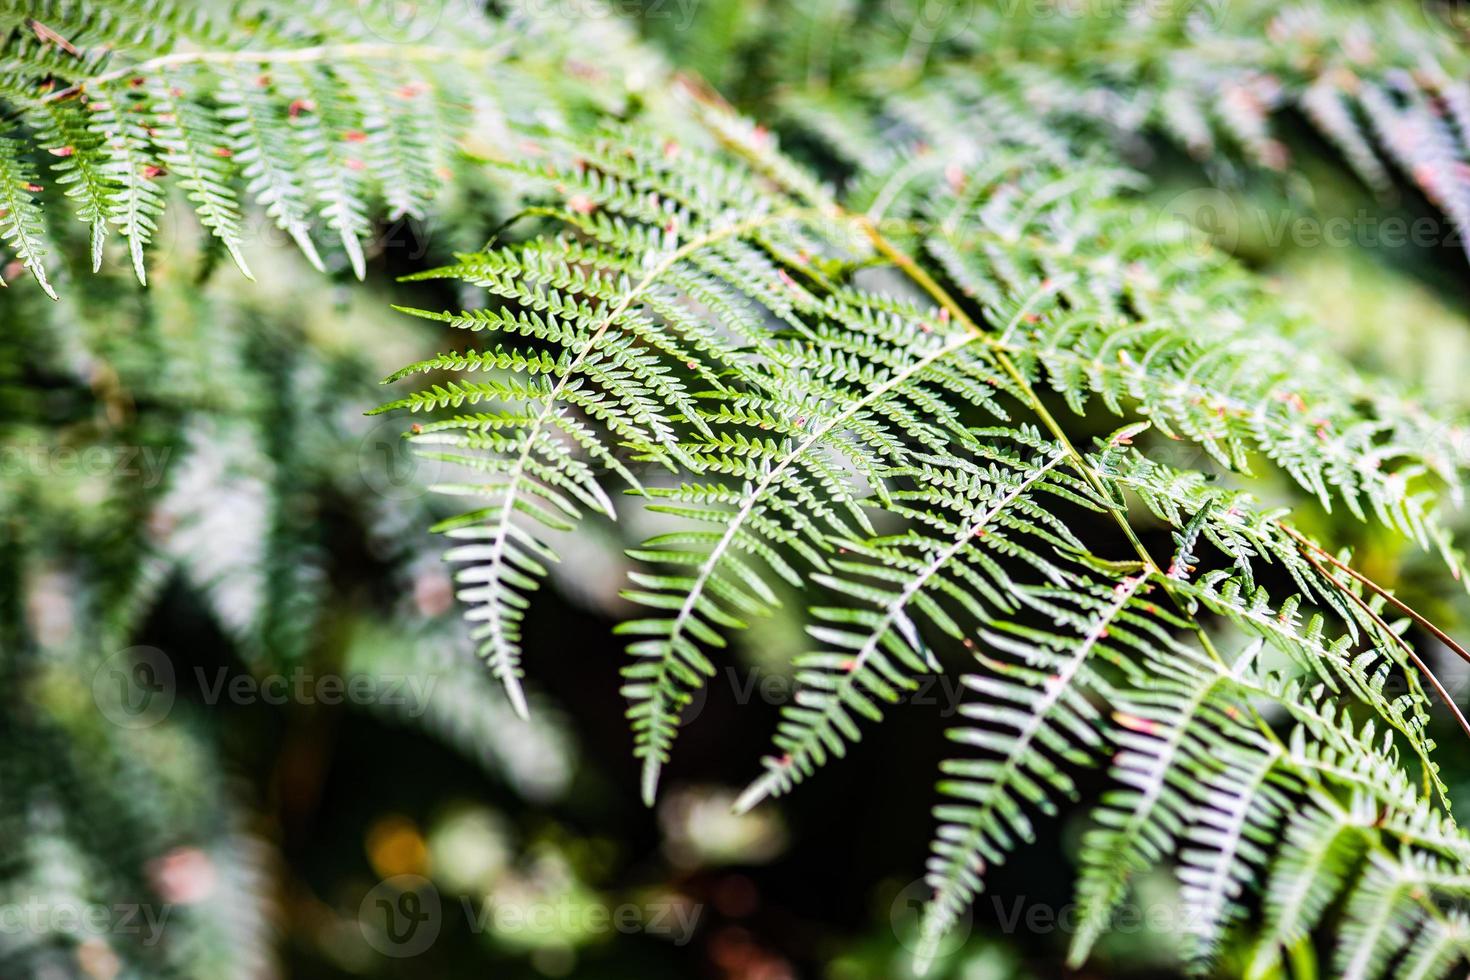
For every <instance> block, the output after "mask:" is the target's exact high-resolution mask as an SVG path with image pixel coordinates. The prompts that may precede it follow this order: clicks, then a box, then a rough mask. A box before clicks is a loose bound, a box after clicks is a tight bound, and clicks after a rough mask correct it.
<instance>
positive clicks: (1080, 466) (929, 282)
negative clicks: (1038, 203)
mask: <svg viewBox="0 0 1470 980" xmlns="http://www.w3.org/2000/svg"><path fill="white" fill-rule="evenodd" d="M849 218H850V220H853V221H855V222H857V224H858V226H859V227H860V228H862V230H863V232H864V234H866V235H867V237H868V240H869V241H870V242H871V243H872V244H873V247H874V248H876V249H877V250H878V251H879V252H880V253H881V254H882V255H883V256H884V257H886V258H887V259H889V260H890V261H891V262H892V263H893V264H894V265H895V266H897V267H898V268H899V269H900V270H901V271H902V272H903V273H904V274H905V275H907V276H908V277H909V278H910V279H912V280H913V281H914V282H915V283H916V284H917V285H918V286H919V287H920V288H921V289H923V290H924V292H926V293H928V294H929V296H930V297H931V298H933V300H934V301H935V302H936V303H938V304H939V305H940V307H941V308H942V309H944V310H945V311H947V312H948V313H949V315H950V316H951V317H952V318H953V319H954V320H956V321H957V322H958V323H960V324H961V325H962V326H964V327H965V329H967V330H970V331H972V332H974V333H975V335H976V336H978V337H980V338H982V339H983V340H984V341H985V343H986V345H987V347H988V349H989V350H990V352H991V354H992V355H993V356H994V357H995V360H996V363H997V364H999V365H1000V367H1001V369H1002V370H1003V371H1005V373H1006V374H1007V375H1009V376H1010V378H1011V380H1012V381H1014V382H1015V383H1016V385H1017V387H1018V388H1019V389H1020V390H1021V391H1022V392H1023V393H1024V394H1025V395H1026V399H1027V401H1028V403H1029V407H1030V408H1031V410H1032V411H1033V412H1035V413H1036V417H1037V418H1038V419H1040V420H1041V423H1042V424H1043V425H1045V426H1046V428H1047V430H1048V431H1049V432H1050V433H1051V434H1052V436H1053V437H1054V438H1055V439H1056V440H1057V442H1059V443H1060V444H1061V445H1062V448H1063V449H1065V450H1066V452H1067V454H1068V455H1069V456H1070V457H1071V458H1072V465H1073V468H1074V469H1076V470H1077V472H1078V473H1080V474H1081V475H1082V478H1083V479H1085V480H1086V481H1087V482H1088V484H1089V485H1090V486H1091V487H1092V489H1093V491H1094V492H1096V493H1097V494H1098V495H1099V496H1100V497H1102V498H1103V499H1106V498H1107V496H1108V494H1107V490H1106V489H1105V488H1104V486H1103V482H1102V480H1101V479H1100V478H1099V477H1098V475H1097V472H1096V471H1095V470H1093V468H1092V467H1091V466H1089V465H1088V463H1087V459H1086V457H1084V456H1083V455H1082V454H1081V453H1080V452H1078V450H1077V447H1076V446H1074V445H1072V440H1071V439H1070V438H1069V437H1068V436H1067V433H1066V430H1065V429H1063V428H1062V426H1061V424H1060V423H1059V422H1057V420H1056V417H1055V416H1053V415H1052V414H1051V412H1050V411H1049V410H1048V409H1047V407H1046V405H1045V404H1043V403H1042V401H1041V398H1040V397H1039V396H1038V395H1037V394H1036V391H1035V390H1034V389H1033V388H1032V387H1031V382H1030V381H1028V380H1027V379H1026V376H1025V375H1024V374H1022V373H1021V370H1020V369H1019V368H1018V367H1016V362H1015V361H1013V360H1011V357H1010V355H1009V354H1007V353H1006V352H1005V350H1004V349H1002V348H1001V346H1000V345H999V342H997V341H996V339H995V338H994V337H992V336H991V335H990V334H989V333H988V332H986V330H985V329H984V328H983V327H981V326H980V325H979V324H978V323H976V322H975V320H974V318H973V317H971V316H970V314H969V313H967V312H966V311H965V309H964V307H962V306H961V305H960V304H959V302H958V301H957V300H956V299H955V298H954V297H953V296H952V295H950V293H949V291H948V290H947V289H945V288H944V287H943V286H941V285H940V284H939V283H938V281H936V280H935V278H934V277H933V276H931V275H930V274H929V273H928V271H927V270H926V269H924V268H923V267H922V266H921V265H919V263H917V262H915V261H914V259H913V258H912V257H911V256H909V255H908V254H907V253H906V252H904V251H903V250H902V249H900V248H899V247H898V246H896V245H894V244H893V243H892V242H891V241H889V240H888V238H887V237H886V236H885V235H884V234H883V233H882V232H881V231H879V230H878V226H877V225H875V224H874V223H873V222H872V221H871V220H869V219H868V218H867V217H866V216H862V215H855V216H854V215H849ZM1108 512H1109V513H1110V514H1112V515H1113V520H1114V521H1115V522H1116V523H1117V525H1118V527H1119V529H1120V530H1121V531H1122V532H1123V536H1124V537H1126V538H1127V539H1128V543H1129V544H1130V545H1132V546H1133V550H1134V551H1135V552H1137V553H1138V556H1139V558H1141V559H1142V560H1143V564H1144V569H1145V572H1146V574H1150V575H1153V576H1156V577H1157V578H1158V579H1159V581H1160V582H1161V583H1162V584H1163V586H1164V591H1165V592H1167V593H1168V594H1169V597H1170V599H1171V600H1172V601H1173V602H1174V604H1175V605H1176V606H1177V607H1178V608H1179V610H1180V612H1182V613H1183V614H1184V615H1185V616H1186V617H1187V618H1188V619H1189V622H1190V623H1191V624H1192V625H1193V627H1194V630H1195V633H1196V634H1197V635H1198V636H1199V640H1200V645H1201V646H1202V647H1203V648H1204V651H1205V652H1206V653H1207V654H1208V655H1209V656H1210V657H1211V658H1212V659H1213V660H1215V661H1216V662H1217V663H1220V664H1224V663H1225V658H1223V657H1222V656H1220V653H1219V651H1218V650H1216V649H1215V644H1214V642H1213V641H1212V640H1211V639H1210V637H1209V634H1208V633H1206V632H1205V629H1204V627H1203V626H1202V625H1201V624H1200V623H1199V621H1198V619H1196V618H1195V616H1194V614H1193V613H1192V612H1191V611H1190V610H1189V608H1188V606H1187V604H1186V603H1185V602H1184V601H1183V599H1181V598H1180V596H1179V595H1178V593H1177V592H1175V591H1174V588H1173V586H1172V584H1171V580H1170V578H1169V577H1168V576H1167V575H1165V574H1164V573H1163V572H1162V571H1161V570H1160V569H1159V566H1158V563H1157V562H1155V561H1154V559H1153V556H1152V555H1150V554H1149V552H1148V548H1146V547H1145V546H1144V544H1143V541H1142V540H1140V539H1139V537H1138V534H1137V532H1135V531H1134V530H1133V525H1131V524H1130V523H1128V518H1127V516H1126V515H1125V514H1123V513H1120V512H1118V511H1117V510H1114V509H1112V508H1109V509H1108Z"/></svg>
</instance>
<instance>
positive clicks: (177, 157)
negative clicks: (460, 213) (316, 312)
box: [0, 0, 578, 291]
mask: <svg viewBox="0 0 1470 980" xmlns="http://www.w3.org/2000/svg"><path fill="white" fill-rule="evenodd" d="M22 6H23V7H26V6H31V5H22ZM315 6H316V9H315V10H312V11H308V10H307V9H305V8H300V7H298V6H297V5H294V4H288V3H282V2H279V0H260V2H259V3H254V4H241V5H226V6H225V7H224V8H221V9H219V10H216V9H214V8H213V7H205V8H196V7H195V6H194V5H191V4H174V3H171V2H170V3H157V4H148V5H144V6H141V7H140V6H139V5H136V4H131V3H123V2H103V3H96V2H93V3H71V2H56V3H47V4H44V5H43V8H44V9H34V10H32V9H26V10H25V11H24V13H25V14H26V16H24V17H20V16H17V17H10V18H6V21H5V23H4V24H3V28H4V31H5V33H4V34H3V35H0V117H3V118H4V119H5V120H6V121H5V123H3V124H0V132H3V133H5V134H6V135H5V137H4V138H5V139H6V142H5V144H4V146H5V149H4V151H3V152H0V168H3V169H0V177H3V178H4V188H3V189H4V191H5V193H6V201H5V202H4V203H3V205H0V206H3V207H5V208H6V214H7V218H8V227H9V229H10V230H9V232H7V233H5V238H6V241H7V242H8V244H9V245H10V248H11V250H12V251H13V253H14V254H15V255H16V257H17V258H18V259H20V260H21V261H22V262H23V263H24V264H25V267H26V268H27V269H28V270H30V271H31V272H32V274H33V275H35V276H36V278H37V280H38V282H40V283H41V284H42V285H43V288H46V289H47V290H48V291H49V290H50V288H51V287H50V285H49V283H48V280H47V276H48V273H47V270H46V267H45V265H44V263H43V261H42V260H43V258H44V256H45V253H46V251H47V243H48V242H49V241H50V240H51V239H52V238H53V237H55V236H56V235H58V234H61V233H62V225H63V220H62V216H63V214H65V213H66V212H67V211H69V212H71V214H72V215H74V217H75V218H76V219H79V220H80V221H82V222H83V223H85V224H86V226H87V227H88V229H89V237H90V251H91V257H92V267H93V269H94V271H95V270H96V269H97V268H98V267H100V264H101V262H102V260H103V255H104V251H105V244H106V240H107V237H108V232H109V230H111V229H115V230H116V231H117V232H118V233H119V234H120V235H121V236H122V237H123V239H124V240H125V242H126V246H127V251H128V254H129V260H130V261H131V263H132V266H133V269H134V272H135V274H136V275H137V277H138V279H139V281H146V277H147V253H148V251H149V250H150V249H151V248H152V247H153V246H154V243H155V240H156V239H157V237H158V235H159V229H160V227H161V222H163V221H164V220H165V214H166V213H167V209H168V208H169V196H170V195H169V193H168V190H169V188H170V187H171V186H177V187H178V188H179V190H180V191H181V192H182V193H183V195H184V196H185V198H186V199H187V202H188V206H190V207H191V208H192V209H193V211H194V212H195V214H196V215H197V217H198V219H199V222H200V224H201V225H202V226H203V227H204V229H205V230H206V231H208V232H209V233H210V234H211V235H212V236H214V238H216V239H217V240H218V241H219V243H220V245H221V246H222V247H223V248H224V250H225V251H226V252H227V253H228V254H229V255H230V257H231V258H232V259H233V260H234V262H235V264H236V265H237V266H239V267H240V269H241V271H242V272H244V273H245V274H246V275H247V276H248V275H249V268H248V265H247V264H246V259H245V253H246V251H248V250H249V249H250V248H251V247H253V246H254V244H255V240H256V239H258V238H261V237H264V235H265V234H266V232H267V228H266V227H265V226H264V225H263V224H262V222H264V223H268V224H269V225H273V226H274V227H275V228H277V229H279V230H280V231H281V232H284V233H285V234H286V235H288V236H289V237H290V238H291V239H292V240H293V241H295V242H296V243H297V245H298V246H300V248H301V250H302V252H303V254H305V255H306V257H307V258H308V259H309V260H310V261H311V262H312V263H313V264H314V265H317V266H318V267H322V266H323V260H322V255H323V250H324V249H326V248H327V244H326V242H325V241H323V237H325V238H327V239H330V240H331V241H332V242H333V243H334V245H333V250H338V249H339V250H340V253H339V254H341V255H344V256H345V257H346V259H347V262H348V264H349V266H350V268H351V269H352V271H353V272H354V274H355V275H356V276H357V277H358V278H362V277H363V275H364V272H365V263H366V259H367V251H366V250H367V248H368V247H369V245H370V244H371V240H372V238H373V236H374V234H375V228H374V221H375V220H376V219H377V218H378V217H380V216H381V217H386V218H387V219H389V220H396V219H399V218H402V217H404V216H412V217H418V218H422V217H425V216H426V215H427V213H428V210H429V206H430V204H431V203H432V202H433V200H434V199H435V197H436V196H437V194H438V192H439V190H440V188H441V187H443V186H444V185H445V183H446V181H448V180H449V179H450V178H452V177H453V169H452V166H451V165H452V164H456V163H457V162H458V160H459V159H460V158H461V155H462V154H461V151H462V150H463V149H465V148H466V147H467V145H468V144H470V143H472V144H473V149H474V150H475V151H476V152H480V153H483V152H486V151H489V150H492V149H503V148H497V147H495V145H494V139H493V136H491V135H490V134H491V133H492V132H493V130H494V128H495V127H494V126H493V125H490V124H489V123H487V124H485V125H479V124H477V122H476V119H477V118H479V117H481V116H484V115H487V114H488V110H489V109H490V108H491V107H492V106H493V105H494V104H495V103H494V99H493V95H492V93H493V92H495V91H497V90H498V89H497V88H496V86H499V85H506V86H508V87H511V88H514V87H517V86H518V85H529V84H530V78H531V75H532V74H534V73H535V71H539V70H540V69H534V70H532V71H530V72H526V73H524V76H523V77H522V76H519V75H517V72H516V69H515V68H513V67H510V66H508V65H507V64H506V63H507V62H511V61H513V60H515V59H516V57H518V56H520V55H522V54H524V56H525V57H527V58H528V59H529V60H531V61H536V60H537V59H543V60H544V61H546V62H547V63H554V61H555V59H556V58H557V57H559V53H558V52H559V51H560V47H559V44H551V45H549V46H548V45H545V44H538V43H532V42H531V41H530V38H531V37H532V36H534V35H535V34H536V33H537V32H538V29H537V27H536V25H534V24H530V23H528V22H525V21H522V22H520V23H519V24H517V25H516V26H511V25H508V24H504V23H497V22H494V21H492V20H491V19H490V18H488V17H483V16H478V15H476V16H474V17H470V18H466V19H464V20H463V22H460V23H454V22H452V21H447V22H446V23H444V24H442V25H438V26H437V28H436V29H435V30H434V32H433V33H432V34H431V36H429V37H426V38H424V39H423V40H422V42H418V43H399V39H397V38H389V39H385V38H383V37H381V36H379V35H378V34H376V33H374V29H373V23H374V21H373V16H372V12H371V11H369V10H367V9H366V8H364V7H363V6H362V5H360V4H356V3H351V2H340V3H338V2H334V3H330V4H327V5H325V6H323V5H320V4H318V5H315ZM517 40H519V41H521V42H523V43H522V44H514V43H513V42H515V41H517ZM563 40H564V42H565V43H569V44H575V42H574V41H573V40H572V39H571V38H570V37H565V38H564V39H563ZM565 84H566V86H567V88H569V89H576V88H578V83H577V82H576V80H575V79H574V78H571V79H568V80H567V81H566V83H565ZM467 85H470V86H474V87H479V88H481V89H482V92H481V93H480V94H478V95H476V96H475V97H472V98H471V97H466V96H464V95H463V94H462V92H463V89H464V88H465V87H466V86H467ZM546 96H547V98H548V99H551V100H553V101H554V100H555V99H556V98H557V95H556V94H554V93H552V92H547V93H546ZM557 108H558V107H557V106H556V105H547V106H546V107H545V112H546V117H553V118H554V115H555V112H556V110H557ZM543 118H545V117H543ZM470 134H473V136H471V135H470ZM50 178H54V183H55V185H56V187H57V188H58V189H59V190H60V192H59V193H57V192H53V191H52V190H51V189H49V188H48V187H47V186H46V185H47V184H48V183H50V182H51V181H50ZM252 205H253V206H255V207H258V208H260V209H262V210H263V212H264V215H263V216H258V215H256V214H254V213H253V212H252V210H251V206H252ZM323 233H325V235H323Z"/></svg>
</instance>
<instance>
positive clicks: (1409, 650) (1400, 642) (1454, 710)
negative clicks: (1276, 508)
mask: <svg viewBox="0 0 1470 980" xmlns="http://www.w3.org/2000/svg"><path fill="white" fill-rule="evenodd" d="M1288 533H1291V534H1292V536H1293V537H1295V538H1296V539H1297V540H1298V541H1304V540H1306V539H1305V538H1303V537H1301V536H1300V535H1297V534H1296V533H1295V532H1292V531H1291V530H1290V529H1289V528H1288ZM1309 543H1310V542H1309ZM1313 547H1314V548H1315V547H1316V546H1315V545H1313ZM1316 550H1318V551H1321V549H1320V548H1317V549H1316ZM1302 557H1303V558H1305V559H1306V560H1307V562H1308V563H1309V564H1310V565H1311V566H1312V567H1313V568H1315V569H1316V570H1317V574H1318V575H1321V576H1322V577H1323V578H1324V579H1326V580H1327V581H1329V582H1331V583H1332V584H1333V585H1334V586H1336V587H1337V590H1338V591H1339V592H1341V593H1342V594H1343V595H1345V596H1347V597H1348V599H1350V600H1352V602H1353V603H1354V604H1355V605H1356V606H1357V607H1358V608H1359V609H1361V610H1363V612H1364V613H1366V614H1367V615H1368V617H1369V618H1370V619H1372V620H1373V622H1374V624H1375V625H1376V626H1377V627H1378V628H1379V629H1380V630H1382V631H1383V633H1384V634H1385V635H1386V636H1388V637H1390V638H1391V639H1392V640H1393V642H1394V644H1395V645H1396V646H1398V648H1399V649H1400V650H1402V651H1403V652H1404V655H1405V656H1406V657H1408V658H1409V660H1410V662H1412V663H1413V665H1414V667H1415V668H1416V669H1417V670H1418V671H1419V673H1421V674H1423V675H1424V676H1425V677H1427V678H1429V683H1430V684H1431V685H1433V686H1434V690H1435V693H1437V694H1438V695H1439V699H1440V700H1441V701H1443V702H1444V703H1445V706H1446V707H1448V708H1449V709H1450V713H1451V714H1453V715H1454V716H1455V720H1456V721H1458V722H1459V723H1460V727H1461V728H1462V729H1464V731H1465V734H1466V736H1470V721H1466V720H1465V715H1464V714H1463V713H1462V712H1461V711H1460V706H1459V705H1457V704H1455V701H1454V698H1452V697H1450V692H1449V691H1447V690H1445V686H1444V685H1443V684H1441V683H1440V682H1439V678H1438V677H1436V676H1434V671H1432V670H1430V669H1429V665H1428V664H1426V663H1425V662H1424V661H1423V660H1422V659H1420V657H1419V655H1418V654H1417V653H1415V652H1414V648H1413V647H1411V646H1410V645H1409V644H1408V642H1407V641H1405V640H1404V638H1403V637H1402V636H1399V635H1398V634H1397V633H1395V632H1394V631H1393V630H1391V629H1389V627H1388V624H1387V623H1386V622H1384V621H1383V617H1382V616H1380V615H1378V613H1377V612H1375V611H1374V610H1373V608H1372V607H1371V606H1369V605H1368V603H1366V602H1364V601H1363V597H1362V596H1360V595H1358V594H1357V593H1356V592H1354V591H1352V590H1351V589H1346V588H1343V586H1342V583H1341V582H1339V581H1338V580H1337V577H1336V576H1335V575H1332V574H1330V573H1329V572H1328V571H1327V570H1326V569H1325V568H1323V567H1322V565H1321V564H1320V563H1319V562H1318V561H1317V559H1316V558H1315V557H1313V556H1312V554H1311V552H1309V551H1303V552H1302ZM1335 564H1337V565H1338V566H1339V567H1341V568H1345V569H1347V571H1349V572H1351V571H1352V569H1350V568H1347V566H1345V565H1343V564H1342V563H1341V562H1335ZM1355 574H1356V573H1355ZM1359 580H1360V581H1365V582H1366V581H1367V580H1366V579H1365V578H1362V577H1359ZM1374 588H1375V589H1376V588H1377V586H1374ZM1379 594H1380V595H1384V597H1385V598H1390V599H1391V598H1392V597H1391V596H1387V595H1386V594H1385V593H1382V592H1380V593H1379ZM1397 605H1398V606H1399V607H1400V608H1402V609H1405V610H1406V611H1407V607H1406V606H1404V605H1403V604H1402V603H1397ZM1411 615H1413V614H1412V613H1411ZM1414 618H1415V620H1416V621H1419V622H1423V620H1422V619H1420V618H1419V617H1418V616H1415V617H1414ZM1430 628H1431V629H1433V627H1432V626H1431V627H1430ZM1435 632H1436V633H1439V631H1438V630H1435ZM1440 635H1443V634H1440ZM1448 642H1449V643H1450V644H1451V645H1452V646H1454V642H1453V641H1448ZM1455 649H1456V650H1457V651H1458V652H1459V653H1460V655H1461V656H1464V651H1461V650H1459V648H1458V647H1455ZM1425 764H1426V765H1427V764H1428V760H1425ZM1427 776H1428V771H1427V770H1426V778H1427Z"/></svg>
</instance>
